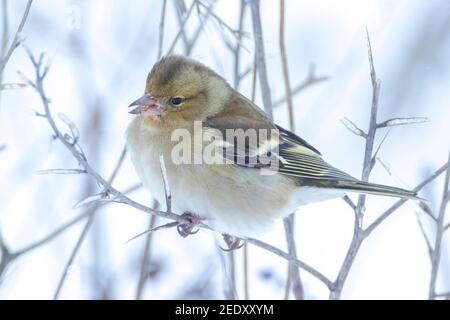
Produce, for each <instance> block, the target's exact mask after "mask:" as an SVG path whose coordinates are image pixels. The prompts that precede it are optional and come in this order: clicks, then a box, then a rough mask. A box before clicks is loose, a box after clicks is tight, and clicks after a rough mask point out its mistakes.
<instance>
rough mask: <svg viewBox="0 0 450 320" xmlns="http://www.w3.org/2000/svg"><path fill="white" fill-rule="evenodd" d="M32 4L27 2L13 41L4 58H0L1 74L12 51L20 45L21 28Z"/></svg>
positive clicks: (31, 0) (31, 1) (29, 0)
mask: <svg viewBox="0 0 450 320" xmlns="http://www.w3.org/2000/svg"><path fill="white" fill-rule="evenodd" d="M32 3H33V0H28V2H27V5H26V7H25V11H24V13H23V15H22V19H21V21H20V23H19V26H18V27H17V31H16V33H15V35H14V39H13V41H12V43H11V46H10V47H9V49H8V51H7V52H6V54H5V56H4V57H1V58H2V61H1V63H0V72H3V69H4V68H5V66H6V64H7V63H8V61H9V58H11V55H12V53H13V52H14V50H15V49H16V48H17V47H18V46H19V45H20V43H21V41H22V40H21V32H22V30H23V27H24V26H25V22H26V21H27V18H28V14H29V13H30V8H31V4H32Z"/></svg>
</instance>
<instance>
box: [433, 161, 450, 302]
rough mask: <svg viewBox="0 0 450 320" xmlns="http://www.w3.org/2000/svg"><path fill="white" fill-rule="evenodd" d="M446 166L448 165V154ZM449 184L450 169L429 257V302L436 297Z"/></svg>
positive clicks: (447, 173) (449, 169) (445, 182)
mask: <svg viewBox="0 0 450 320" xmlns="http://www.w3.org/2000/svg"><path fill="white" fill-rule="evenodd" d="M447 164H450V152H449V157H448V162H447ZM449 183H450V167H449V168H447V172H446V174H445V180H444V190H443V194H442V201H441V205H440V207H439V215H438V219H437V224H436V238H435V242H434V249H433V252H432V255H431V279H430V289H429V293H428V298H429V299H430V300H432V299H434V298H435V297H436V280H437V276H438V272H439V263H440V261H441V246H442V238H443V236H444V221H445V211H446V208H447V203H448V190H449V189H448V188H449Z"/></svg>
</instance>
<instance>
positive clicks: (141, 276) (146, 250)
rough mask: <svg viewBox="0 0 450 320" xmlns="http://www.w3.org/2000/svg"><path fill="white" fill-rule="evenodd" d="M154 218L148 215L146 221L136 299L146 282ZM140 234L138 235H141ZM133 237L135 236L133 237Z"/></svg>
mask: <svg viewBox="0 0 450 320" xmlns="http://www.w3.org/2000/svg"><path fill="white" fill-rule="evenodd" d="M156 204H157V202H156V201H155V203H154V205H156ZM155 220H156V216H153V215H152V216H150V219H149V223H148V228H149V231H146V233H148V235H147V238H146V240H145V245H144V252H143V255H142V261H141V269H140V272H139V281H138V286H137V289H136V300H141V299H142V295H143V293H144V287H145V283H146V282H147V272H148V271H147V270H148V266H149V264H150V257H151V252H150V248H151V244H152V239H153V237H150V235H151V234H152V233H153V232H154V231H156V229H155V228H154V225H155ZM171 224H172V225H174V226H175V225H176V224H177V223H176V222H172V223H171ZM141 235H142V234H140V235H138V236H141ZM133 239H135V238H133Z"/></svg>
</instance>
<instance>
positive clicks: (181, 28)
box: [167, 0, 198, 54]
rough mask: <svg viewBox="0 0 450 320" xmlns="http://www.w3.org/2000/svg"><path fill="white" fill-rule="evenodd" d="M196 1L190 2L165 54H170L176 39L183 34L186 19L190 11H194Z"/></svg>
mask: <svg viewBox="0 0 450 320" xmlns="http://www.w3.org/2000/svg"><path fill="white" fill-rule="evenodd" d="M197 1H198V0H194V1H192V4H191V6H190V7H189V10H188V11H187V13H186V16H185V17H184V19H183V21H182V22H181V24H180V29H179V30H178V33H177V35H176V36H175V38H174V39H173V41H172V44H171V45H170V47H169V50H168V51H167V54H171V53H172V52H173V50H174V49H175V46H176V44H177V41H178V39H179V38H180V36H181V35H182V34H183V32H184V27H185V25H186V23H187V21H188V20H189V17H190V16H191V13H192V12H193V11H194V8H195V5H196V3H197Z"/></svg>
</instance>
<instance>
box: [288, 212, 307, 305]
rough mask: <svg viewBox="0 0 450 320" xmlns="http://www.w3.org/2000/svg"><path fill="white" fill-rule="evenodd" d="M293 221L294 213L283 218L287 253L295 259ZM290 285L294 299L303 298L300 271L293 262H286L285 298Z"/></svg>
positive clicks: (295, 247) (295, 248)
mask: <svg viewBox="0 0 450 320" xmlns="http://www.w3.org/2000/svg"><path fill="white" fill-rule="evenodd" d="M294 221H295V220H294V214H291V215H289V217H287V218H284V219H283V223H284V232H285V234H286V242H287V247H288V253H289V254H290V255H291V256H292V257H294V258H295V259H297V246H296V244H295V237H294ZM291 287H292V289H293V293H294V297H295V299H296V300H303V299H304V298H305V296H304V290H303V284H302V281H301V278H300V271H299V269H298V268H297V267H296V266H295V265H294V264H293V263H289V264H288V274H287V278H286V290H285V299H288V298H289V291H290V288H291Z"/></svg>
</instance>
